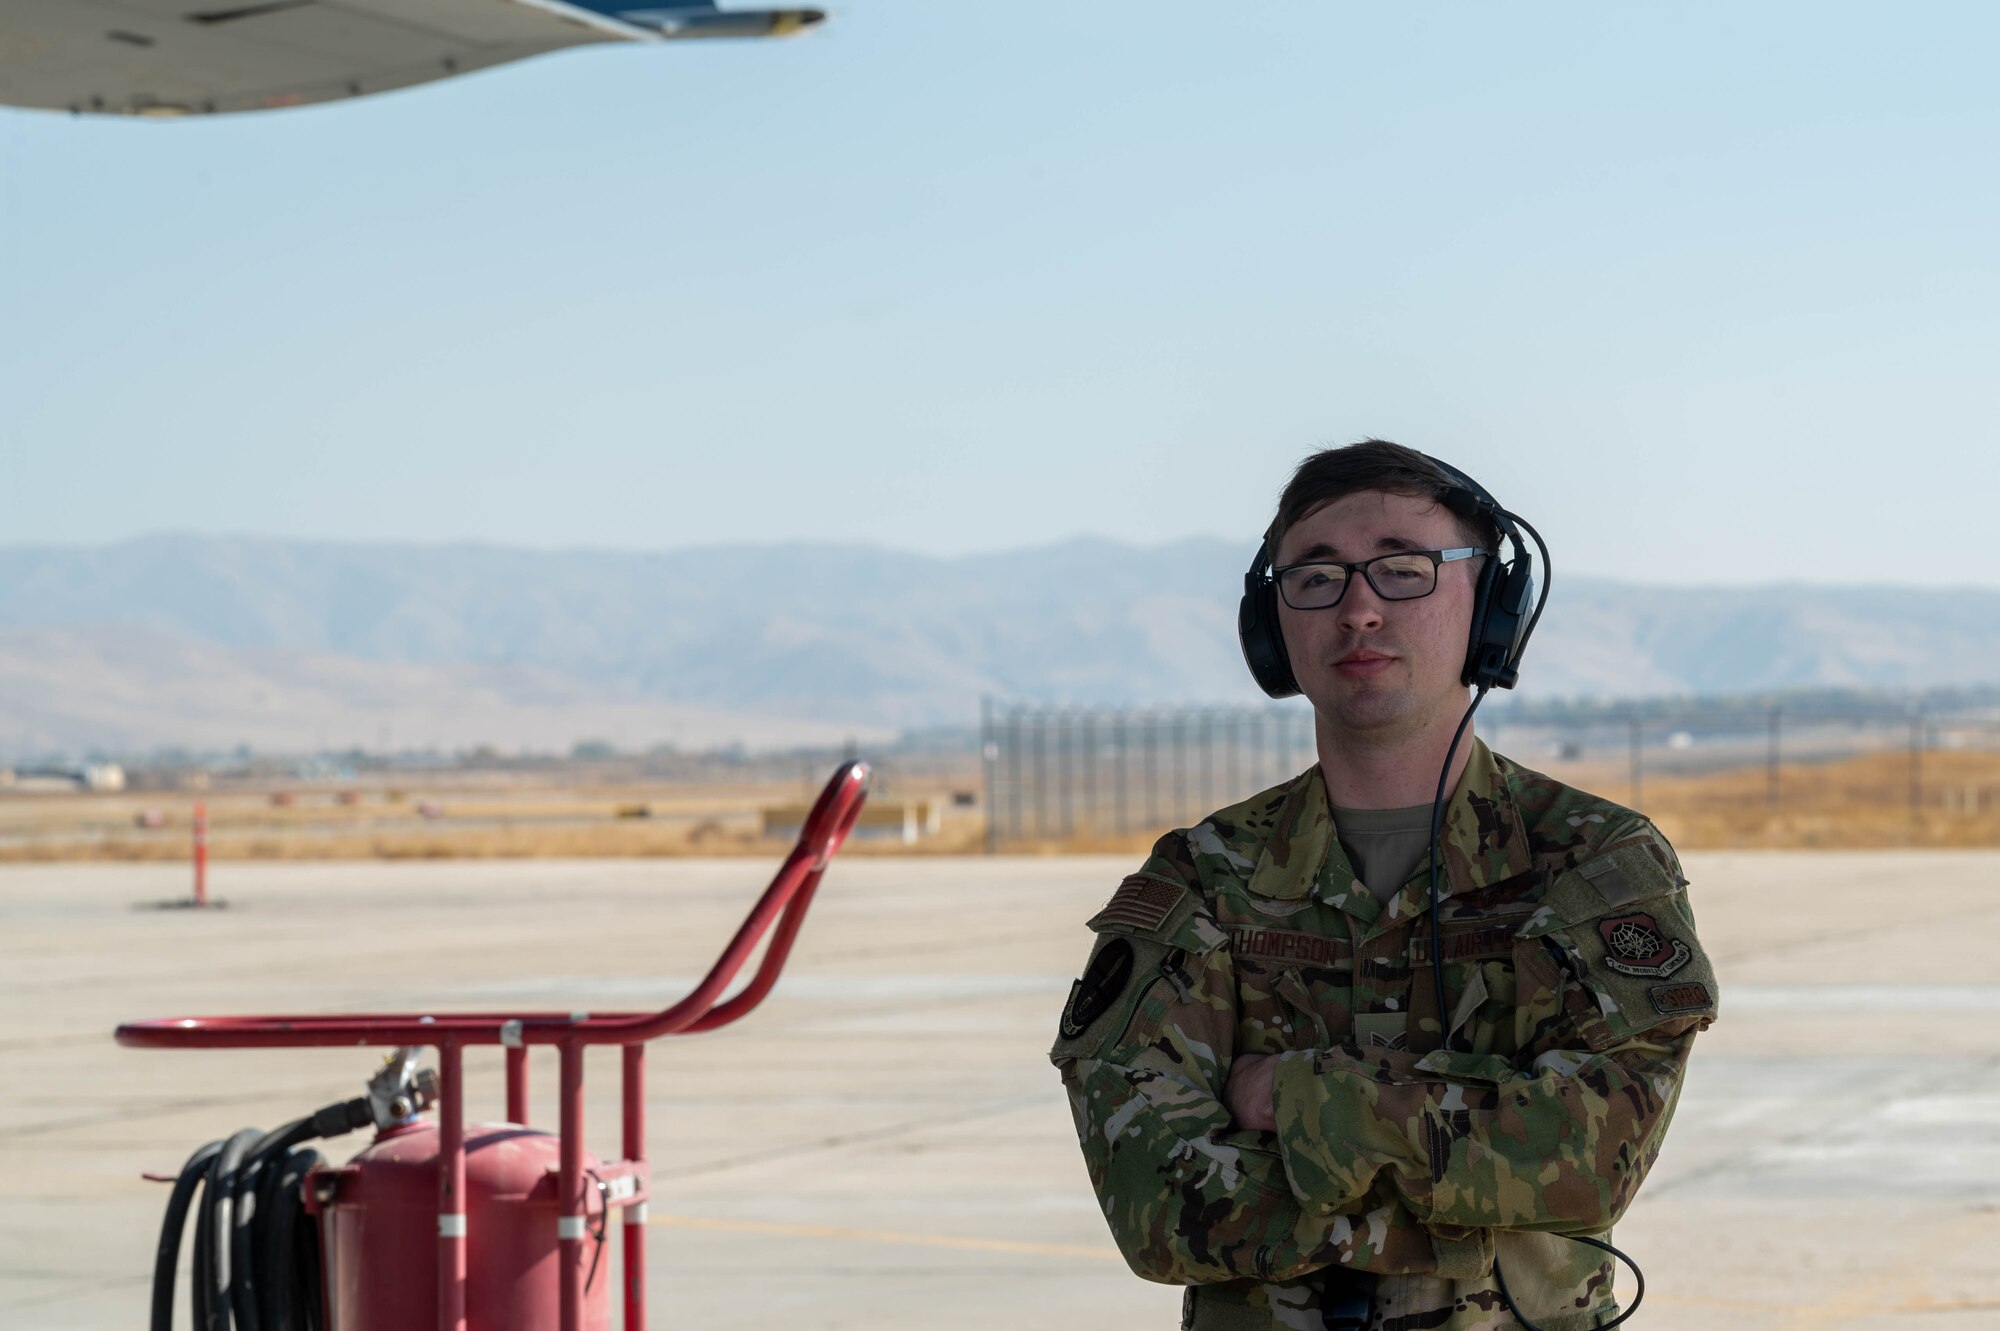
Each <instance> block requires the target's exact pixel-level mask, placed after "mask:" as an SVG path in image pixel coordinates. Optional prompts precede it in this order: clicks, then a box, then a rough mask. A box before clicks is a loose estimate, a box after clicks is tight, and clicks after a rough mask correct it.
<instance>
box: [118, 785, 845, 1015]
mask: <svg viewBox="0 0 2000 1331" xmlns="http://www.w3.org/2000/svg"><path fill="white" fill-rule="evenodd" d="M867 799H868V764H866V763H861V762H850V763H845V764H843V765H842V766H841V768H840V770H839V771H837V772H835V773H834V774H833V779H832V780H830V781H828V782H827V783H826V788H825V789H823V790H822V791H820V794H819V799H818V800H817V801H815V802H814V804H813V807H812V811H811V812H810V813H808V814H807V815H806V821H805V826H804V827H802V828H801V829H800V830H799V839H798V842H797V843H796V844H795V845H794V846H793V847H792V851H791V854H789V855H787V856H786V857H785V862H784V864H783V865H782V866H780V868H779V869H778V873H777V876H776V877H775V878H773V879H772V880H771V885H770V886H769V887H767V888H765V889H764V894H763V895H762V896H760V897H759V898H758V899H757V904H756V905H754V906H752V907H751V908H750V913H749V915H747V916H746V917H745V918H744V920H743V923H742V925H740V926H739V927H738V928H737V930H736V934H735V936H734V937H732V938H731V939H730V940H729V943H728V945H727V946H726V947H724V948H723V949H722V955H721V956H719V957H717V958H716V961H715V964H714V965H713V966H711V967H709V970H708V974H707V975H705V976H703V977H702V979H701V983H699V984H697V985H696V986H695V987H694V989H693V991H692V992H690V993H689V994H688V995H687V997H685V998H683V999H681V1001H680V1002H678V1003H675V1004H673V1005H672V1006H671V1007H668V1008H665V1009H663V1010H662V1011H659V1012H608V1013H600V1014H598V1015H596V1016H589V1017H583V1018H581V1019H578V1018H576V1017H575V1016H573V1015H572V1014H569V1013H560V1012H533V1013H522V1012H459V1013H446V1014H443V1015H440V1016H428V1015H422V1014H417V1013H394V1014H392V1013H341V1014H332V1015H325V1014H297V1015H286V1016H262V1017H180V1018H169V1019H166V1020H161V1021H135V1022H129V1023H127V1024H125V1025H123V1026H120V1027H119V1028H118V1032H117V1038H118V1043H119V1044H121V1045H125V1046H128V1047H130V1048H136V1049H290V1048H299V1047H303V1046H309V1045H350V1044H366V1045H376V1044H381V1045H428V1044H436V1043H438V1042H439V1041H440V1040H441V1039H446V1038H449V1039H451V1040H453V1041H455V1042H457V1043H458V1044H461V1045H467V1044H503V1043H505V1044H558V1043H564V1042H570V1041H580V1042H581V1043H583V1044H635V1043H638V1042H640V1041H643V1040H652V1039H656V1038H657V1037H659V1036H662V1035H681V1034H686V1033H688V1032H691V1031H711V1030H714V1029H716V1028H717V1027H719V1026H726V1025H728V1024H729V1023H730V1022H732V1021H735V1020H736V1019H737V1018H739V1017H741V1016H743V1015H744V1014H746V1013H748V1012H749V1011H751V1010H752V1009H753V1008H755V1007H756V1006H757V1005H758V1004H759V1003H761V1002H763V1001H764V998H765V996H766V995H768V994H769V993H770V992H771V989H772V987H773V986H774V985H776V984H777V982H778V975H779V973H780V972H781V971H783V970H784V968H785V960H786V958H787V957H789V956H790V955H791V950H792V943H793V941H794V940H796V939H797V937H798V933H799V927H800V926H801V925H802V924H804V923H805V915H806V911H807V909H808V908H809V907H810V906H811V905H812V899H813V894H814V893H815V892H817V891H818V889H819V880H820V878H821V877H822V876H824V875H825V873H826V867H827V865H828V863H829V862H831V861H832V859H833V856H834V854H835V852H837V851H838V850H839V849H840V847H841V845H842V844H843V843H844V842H845V841H846V840H847V836H848V833H849V832H851V831H853V830H854V823H855V820H856V819H857V818H859V817H860V816H861V806H862V805H863V804H864V803H866V802H867ZM773 924H775V925H776V926H777V931H776V932H775V933H773V934H772V935H771V945H770V947H768V948H767V949H765V952H764V960H763V961H762V963H760V964H759V965H758V967H757V972H756V974H755V975H753V976H752V977H751V979H750V983H749V984H747V985H745V986H744V988H743V991H742V992H741V993H739V994H737V995H736V996H734V997H733V998H730V999H728V1000H727V1001H720V1000H722V995H723V992H724V991H725V990H726V989H728V988H729V984H730V982H731V981H732V980H734V979H735V978H736V975H737V972H738V971H740V970H742V969H743V965H744V963H745V962H747V961H748V960H749V959H750V954H751V953H752V952H754V951H756V949H757V944H758V942H759V941H760V940H761V939H762V938H763V937H764V935H765V934H766V933H767V932H770V930H771V928H772V926H773Z"/></svg>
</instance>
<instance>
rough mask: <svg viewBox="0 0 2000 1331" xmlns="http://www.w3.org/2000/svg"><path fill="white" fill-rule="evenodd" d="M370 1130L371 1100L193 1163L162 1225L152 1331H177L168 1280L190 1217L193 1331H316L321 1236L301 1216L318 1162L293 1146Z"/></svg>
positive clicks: (336, 1107)
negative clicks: (308, 1176)
mask: <svg viewBox="0 0 2000 1331" xmlns="http://www.w3.org/2000/svg"><path fill="white" fill-rule="evenodd" d="M373 1122H374V1119H373V1117H372V1115H371V1114H370V1113H369V1109H368V1101H367V1100H365V1099H356V1100H346V1101H342V1102H340V1103H338V1104H331V1105H327V1106H326V1107H325V1108H323V1109H321V1110H319V1111H318V1112H317V1113H314V1114H310V1115H308V1116H306V1117H305V1118H302V1119H299V1120H297V1121H296V1122H293V1123H288V1124H286V1125H285V1126H284V1127H282V1128H279V1129H277V1130H276V1131H273V1132H258V1131H257V1130H256V1129H255V1128H245V1129H243V1130H242V1131H241V1132H238V1133H236V1134H235V1135H234V1136H232V1137H230V1138H229V1139H228V1140H227V1141H221V1142H210V1143H209V1144H208V1145H206V1146H204V1147H202V1148H201V1149H200V1150H198V1151H196V1152H195V1153H194V1154H193V1155H191V1156H189V1157H188V1161H187V1164H185V1165H184V1166H182V1167H181V1172H180V1176H179V1177H178V1178H176V1179H175V1180H174V1190H173V1193H172V1194H171V1195H170V1196H169V1197H168V1199H167V1213H166V1216H165V1218H164V1219H163V1221H162V1222H161V1225H160V1242H159V1247H158V1250H157V1252H156V1255H155V1257H154V1262H153V1301H152V1320H151V1327H152V1331H173V1320H174V1319H173V1311H174V1281H175V1278H176V1274H177V1268H178V1267H179V1264H180V1248H181V1236H182V1232H183V1231H184V1230H185V1228H186V1226H187V1220H188V1214H189V1212H190V1211H193V1212H194V1213H195V1215H196V1224H195V1236H194V1252H193V1254H192V1268H193V1269H192V1271H191V1272H190V1278H189V1281H188V1286H189V1297H190V1301H191V1306H190V1312H191V1313H192V1318H193V1320H192V1325H193V1327H194V1328H195V1331H320V1328H321V1325H322V1323H323V1321H324V1318H323V1311H324V1307H325V1297H324V1293H323V1286H324V1280H323V1275H322V1271H321V1264H320V1258H319V1231H318V1226H317V1225H315V1224H313V1223H312V1222H311V1221H310V1220H308V1219H307V1218H306V1216H305V1177H306V1173H307V1171H309V1170H310V1169H311V1168H312V1167H313V1166H314V1165H316V1164H318V1163H319V1160H320V1156H319V1153H318V1152H316V1151H310V1150H301V1149H299V1147H300V1145H301V1144H302V1143H304V1142H308V1141H312V1140H314V1139H316V1138H321V1137H334V1136H339V1135H340V1134H342V1133H346V1132H351V1131H352V1130H354V1129H355V1128H362V1127H367V1126H369V1125H370V1124H372V1123H373ZM197 1191H199V1193H200V1199H199V1205H197V1204H196V1193H197Z"/></svg>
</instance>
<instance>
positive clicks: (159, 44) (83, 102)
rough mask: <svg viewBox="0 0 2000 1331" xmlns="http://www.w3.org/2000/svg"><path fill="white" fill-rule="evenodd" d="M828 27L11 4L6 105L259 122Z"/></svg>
mask: <svg viewBox="0 0 2000 1331" xmlns="http://www.w3.org/2000/svg"><path fill="white" fill-rule="evenodd" d="M824 17H825V15H824V14H823V13H822V12H820V11H819V10H816V9H756V10H724V9H719V8H717V7H716V5H715V4H714V3H713V0H706V2H698V0H687V2H683V3H669V4H650V5H648V4H643V3H640V2H639V0H623V3H619V2H618V0H0V103H6V104H10V105H14V106H28V107H40V108H45V109H48V110H60V111H71V112H77V113H87V112H103V113H107V114H114V115H189V114H202V113H209V112H222V111H258V110H266V109H270V108H273V107H282V106H301V105H304V104H306V103H309V102H327V101H334V100H337V99H340V98H346V97H360V96H363V95H365V94H368V93H375V92H384V91H387V90H388V89H391V88H405V87H408V86H410V85H411V84H414V83H428V82H430V81H431V80H433V79H443V78H449V77H451V76H452V75H454V74H465V73H470V72H471V71H473V70H475V69H485V68H487V67H488V66H491V65H498V64H504V63H505V62H507V61H509V60H523V59H526V58H527V57H529V56H534V55H541V54H544V53H545V52H549V51H560V50H563V49H565V48H568V47H572V46H585V45H589V44H592V43H595V42H618V41H666V40H680V39H686V38H691V37H764V36H778V35H782V34H784V33H787V32H792V31H796V30H797V29H799V28H803V27H808V26H810V25H812V24H814V23H817V22H819V21H820V20H821V19H823V18H824Z"/></svg>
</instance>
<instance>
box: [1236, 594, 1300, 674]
mask: <svg viewBox="0 0 2000 1331" xmlns="http://www.w3.org/2000/svg"><path fill="white" fill-rule="evenodd" d="M1236 639H1237V641H1238V642H1240V643H1241V644H1242V645H1243V663H1244V664H1245V665H1247V666H1249V667H1250V678H1252V679H1254V680H1256V681H1257V687H1258V688H1260V689H1262V690H1264V692H1265V693H1268V694H1269V695H1271V696H1272V697H1273V698H1290V697H1292V696H1294V695H1295V694H1297V693H1298V691H1299V682H1298V680H1297V679H1295V678H1293V676H1292V658H1291V654H1290V653H1289V652H1287V651H1286V650H1285V635H1284V631H1283V630H1282V629H1280V628H1279V627H1278V591H1277V588H1276V587H1274V586H1272V585H1271V584H1270V583H1268V582H1261V583H1258V584H1256V585H1255V586H1253V587H1251V588H1250V589H1249V590H1247V591H1245V592H1244V593H1243V599H1242V600H1241V601H1239V602H1237V605H1236Z"/></svg>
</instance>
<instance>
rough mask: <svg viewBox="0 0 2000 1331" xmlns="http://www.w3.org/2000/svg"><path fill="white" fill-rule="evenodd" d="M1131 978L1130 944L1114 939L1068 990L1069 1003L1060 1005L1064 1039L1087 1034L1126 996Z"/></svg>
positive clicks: (1123, 940) (1094, 958) (1093, 958)
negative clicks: (1108, 1009) (1122, 995)
mask: <svg viewBox="0 0 2000 1331" xmlns="http://www.w3.org/2000/svg"><path fill="white" fill-rule="evenodd" d="M1131 978H1132V944H1131V942H1130V940H1128V939H1124V938H1113V939H1111V940H1110V941H1109V942H1107V943H1105V945H1104V946H1103V947H1102V948H1100V949H1098V952H1097V955H1096V956H1095V957H1092V958H1091V959H1090V965H1089V967H1088V968H1087V969H1086V970H1085V971H1084V972H1083V978H1082V979H1080V980H1078V981H1077V982H1076V983H1075V984H1073V985H1071V986H1070V989H1069V1002H1068V1003H1066V1004H1064V1005H1063V1014H1062V1034H1063V1038H1064V1039H1065V1040H1074V1039H1076V1038H1077V1037H1078V1036H1079V1035H1082V1034H1083V1033H1084V1032H1085V1031H1087V1030H1089V1029H1090V1024H1091V1023H1092V1022H1094V1021H1096V1020H1097V1019H1098V1018H1099V1017H1101V1016H1103V1015H1104V1012H1105V1009H1106V1008H1109V1007H1110V1006H1111V1005H1112V1004H1113V1003H1114V1002H1116V1001H1117V1000H1118V995H1120V994H1122V993H1124V992H1125V985H1126V984H1127V982H1129V981H1130V980H1131Z"/></svg>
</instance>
